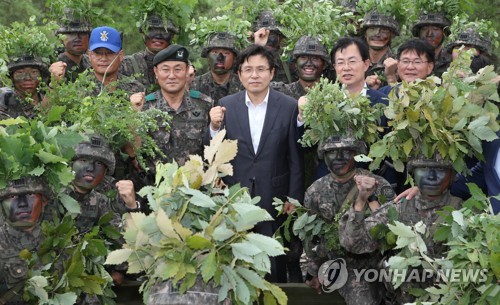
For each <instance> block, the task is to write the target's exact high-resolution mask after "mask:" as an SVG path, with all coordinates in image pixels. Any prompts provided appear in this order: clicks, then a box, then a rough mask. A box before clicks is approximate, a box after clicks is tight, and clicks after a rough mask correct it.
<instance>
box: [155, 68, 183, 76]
mask: <svg viewBox="0 0 500 305" xmlns="http://www.w3.org/2000/svg"><path fill="white" fill-rule="evenodd" d="M158 71H160V72H161V73H163V74H166V75H170V74H171V73H173V75H175V76H178V75H180V74H181V73H182V72H185V71H186V69H183V68H174V69H158Z"/></svg>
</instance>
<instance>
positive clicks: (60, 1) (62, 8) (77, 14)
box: [45, 0, 110, 26]
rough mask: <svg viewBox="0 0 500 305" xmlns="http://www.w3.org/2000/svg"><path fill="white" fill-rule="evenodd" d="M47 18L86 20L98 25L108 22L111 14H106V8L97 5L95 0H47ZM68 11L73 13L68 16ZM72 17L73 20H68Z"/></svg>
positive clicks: (64, 20) (65, 20) (61, 20)
mask: <svg viewBox="0 0 500 305" xmlns="http://www.w3.org/2000/svg"><path fill="white" fill-rule="evenodd" d="M45 7H46V8H47V14H46V15H47V18H48V19H50V20H59V21H60V22H63V23H64V22H70V21H72V20H84V21H85V22H88V23H89V25H94V26H97V25H99V24H107V23H108V21H110V20H109V19H110V16H109V17H106V16H104V9H103V8H100V7H98V6H97V5H96V1H95V0H46V2H45ZM67 12H69V13H70V14H71V15H70V16H67ZM68 17H70V18H72V20H67V18H68Z"/></svg>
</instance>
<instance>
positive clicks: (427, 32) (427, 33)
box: [419, 25, 444, 48]
mask: <svg viewBox="0 0 500 305" xmlns="http://www.w3.org/2000/svg"><path fill="white" fill-rule="evenodd" d="M419 37H420V38H421V39H423V40H425V41H427V42H428V43H430V44H431V45H432V46H433V47H434V48H437V47H439V46H440V45H441V43H442V42H443V38H444V33H443V29H442V28H440V27H438V26H433V25H426V26H423V27H422V28H421V29H420V33H419Z"/></svg>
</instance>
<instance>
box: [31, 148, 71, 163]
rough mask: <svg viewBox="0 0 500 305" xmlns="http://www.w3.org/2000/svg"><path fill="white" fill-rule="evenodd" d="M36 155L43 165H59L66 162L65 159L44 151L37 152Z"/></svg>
mask: <svg viewBox="0 0 500 305" xmlns="http://www.w3.org/2000/svg"><path fill="white" fill-rule="evenodd" d="M36 155H37V156H38V158H40V160H42V162H43V163H59V162H62V163H64V162H67V161H68V160H66V159H65V158H62V157H60V156H57V155H54V154H51V153H48V152H46V151H44V150H40V151H38V153H37V154H36Z"/></svg>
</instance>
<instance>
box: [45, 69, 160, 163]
mask: <svg viewBox="0 0 500 305" xmlns="http://www.w3.org/2000/svg"><path fill="white" fill-rule="evenodd" d="M93 78H94V76H93V75H92V74H91V72H89V71H86V72H84V73H80V74H79V75H78V78H77V79H76V80H75V82H72V83H71V82H68V83H60V84H56V85H55V86H54V87H53V89H51V90H47V94H46V96H45V97H46V98H47V99H48V100H49V101H50V107H49V108H48V109H44V114H43V116H42V117H43V118H44V119H45V122H46V123H47V124H52V125H58V124H61V123H63V122H64V123H65V124H79V126H82V128H85V132H87V133H92V132H93V133H98V134H100V135H101V136H102V137H104V138H105V139H106V141H107V142H108V144H109V145H110V147H111V149H112V150H113V151H119V150H120V149H121V148H122V147H123V146H124V145H125V144H127V143H132V144H133V145H134V148H135V150H136V153H137V156H138V160H139V162H141V163H142V162H143V159H144V157H146V156H154V155H155V154H159V155H161V154H162V152H161V151H160V150H159V149H158V147H157V145H156V142H155V141H154V139H153V138H152V137H151V135H150V132H152V131H155V130H157V129H158V126H159V124H160V125H166V124H167V123H166V121H167V119H168V117H167V115H166V114H164V113H162V112H161V111H159V110H155V109H149V110H146V111H143V112H138V111H135V110H134V109H132V108H131V107H130V101H129V97H128V93H127V92H125V91H124V90H122V89H120V84H123V83H126V82H127V81H129V79H126V78H125V79H121V80H118V81H117V82H115V83H112V84H109V85H108V86H106V87H104V88H98V87H97V84H96V82H95V81H93V80H92V79H93ZM52 83H54V82H52ZM138 138H140V139H141V143H140V144H138V143H137V142H136V141H137V139H138Z"/></svg>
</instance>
